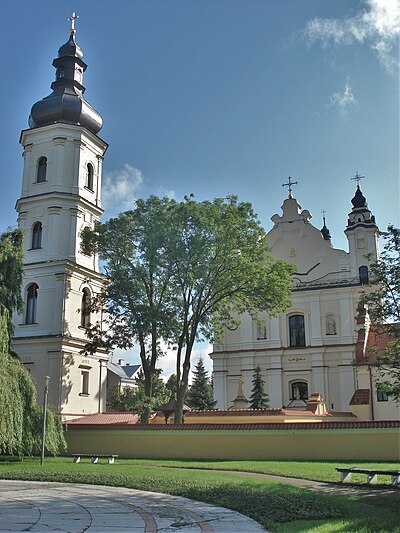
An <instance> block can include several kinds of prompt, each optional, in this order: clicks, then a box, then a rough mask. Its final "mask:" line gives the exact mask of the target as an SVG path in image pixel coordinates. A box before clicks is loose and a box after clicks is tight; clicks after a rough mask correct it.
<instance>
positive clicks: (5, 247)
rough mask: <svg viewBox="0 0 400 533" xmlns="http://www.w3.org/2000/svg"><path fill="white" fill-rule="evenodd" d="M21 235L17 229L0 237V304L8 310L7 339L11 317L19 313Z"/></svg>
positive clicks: (20, 300) (11, 328) (9, 332)
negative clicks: (14, 313)
mask: <svg viewBox="0 0 400 533" xmlns="http://www.w3.org/2000/svg"><path fill="white" fill-rule="evenodd" d="M22 244H23V234H22V231H21V230H19V229H16V230H7V231H5V232H4V233H3V234H2V235H0V304H2V305H4V306H5V308H6V309H8V319H7V320H8V322H7V329H8V334H9V338H11V336H12V333H13V326H12V321H11V315H12V313H13V312H14V311H18V312H21V310H22V297H21V284H22V266H23V263H24V252H23V248H22Z"/></svg>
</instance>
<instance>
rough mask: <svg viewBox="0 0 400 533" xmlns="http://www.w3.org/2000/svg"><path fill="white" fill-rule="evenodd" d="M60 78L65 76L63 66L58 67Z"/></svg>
mask: <svg viewBox="0 0 400 533" xmlns="http://www.w3.org/2000/svg"><path fill="white" fill-rule="evenodd" d="M62 78H65V70H64V69H63V68H60V70H59V71H58V79H59V80H61V79H62Z"/></svg>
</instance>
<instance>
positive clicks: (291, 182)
mask: <svg viewBox="0 0 400 533" xmlns="http://www.w3.org/2000/svg"><path fill="white" fill-rule="evenodd" d="M298 183H299V182H298V181H292V177H291V176H289V177H288V182H287V183H282V187H287V188H288V193H289V194H288V197H289V198H292V185H298Z"/></svg>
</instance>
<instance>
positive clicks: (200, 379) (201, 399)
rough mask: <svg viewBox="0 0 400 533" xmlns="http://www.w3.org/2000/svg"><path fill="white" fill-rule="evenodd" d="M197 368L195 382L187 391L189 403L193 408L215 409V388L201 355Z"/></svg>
mask: <svg viewBox="0 0 400 533" xmlns="http://www.w3.org/2000/svg"><path fill="white" fill-rule="evenodd" d="M195 368H196V370H194V372H193V374H194V379H193V383H192V386H191V387H190V389H189V391H188V393H187V404H188V405H189V407H191V408H192V409H214V407H215V401H214V394H213V389H212V385H211V382H210V379H209V377H208V372H207V371H206V369H205V368H204V362H203V359H202V358H201V357H200V359H199V361H198V363H197V365H196V367H195Z"/></svg>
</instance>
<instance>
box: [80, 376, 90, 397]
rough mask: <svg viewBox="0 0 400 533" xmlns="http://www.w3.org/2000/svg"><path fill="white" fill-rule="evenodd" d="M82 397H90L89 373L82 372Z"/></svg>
mask: <svg viewBox="0 0 400 533" xmlns="http://www.w3.org/2000/svg"><path fill="white" fill-rule="evenodd" d="M81 395H83V396H89V371H88V370H82V371H81Z"/></svg>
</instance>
